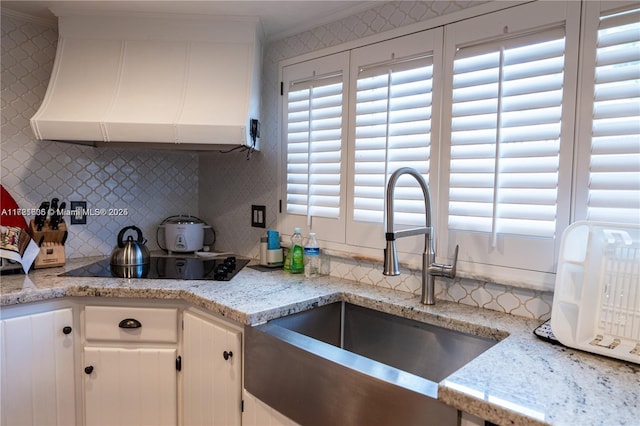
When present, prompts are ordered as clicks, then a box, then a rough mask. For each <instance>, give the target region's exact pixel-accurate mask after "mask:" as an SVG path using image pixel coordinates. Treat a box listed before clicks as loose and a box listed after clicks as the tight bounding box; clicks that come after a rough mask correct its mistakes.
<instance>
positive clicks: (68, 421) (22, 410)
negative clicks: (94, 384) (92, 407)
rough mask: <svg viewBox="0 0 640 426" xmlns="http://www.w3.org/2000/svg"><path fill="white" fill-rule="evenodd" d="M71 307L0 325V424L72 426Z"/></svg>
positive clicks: (73, 423)
mask: <svg viewBox="0 0 640 426" xmlns="http://www.w3.org/2000/svg"><path fill="white" fill-rule="evenodd" d="M72 325H73V312H72V310H71V308H65V309H60V310H55V311H51V312H44V313H38V314H33V315H24V316H19V317H16V318H10V319H3V320H2V321H0V348H1V350H2V355H1V356H0V370H1V373H2V374H1V377H2V379H1V390H0V396H1V399H2V405H1V409H0V425H6V426H10V425H33V426H38V425H52V426H53V425H58V426H63V425H64V426H68V425H75V424H76V392H75V386H76V384H75V376H74V371H75V367H74V342H73V340H74V333H73V331H72V328H71V326H72Z"/></svg>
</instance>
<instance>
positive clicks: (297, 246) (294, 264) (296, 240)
mask: <svg viewBox="0 0 640 426" xmlns="http://www.w3.org/2000/svg"><path fill="white" fill-rule="evenodd" d="M288 255H289V256H290V257H291V263H290V264H289V272H291V273H292V274H301V273H303V272H304V249H303V247H302V234H301V233H300V228H295V229H294V231H293V236H292V237H291V246H290V247H289V254H288Z"/></svg>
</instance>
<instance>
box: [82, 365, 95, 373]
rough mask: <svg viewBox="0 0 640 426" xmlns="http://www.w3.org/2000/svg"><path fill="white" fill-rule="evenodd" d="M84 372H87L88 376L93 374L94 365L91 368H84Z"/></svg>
mask: <svg viewBox="0 0 640 426" xmlns="http://www.w3.org/2000/svg"><path fill="white" fill-rule="evenodd" d="M84 372H85V373H86V374H91V373H93V365H89V366H87V367H85V368H84Z"/></svg>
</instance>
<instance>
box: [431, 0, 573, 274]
mask: <svg viewBox="0 0 640 426" xmlns="http://www.w3.org/2000/svg"><path fill="white" fill-rule="evenodd" d="M578 6H579V5H578ZM554 7H555V9H556V10H555V11H554V10H551V9H553V8H554ZM568 10H569V4H554V5H552V4H550V3H545V4H539V3H533V4H529V5H524V6H522V7H520V8H517V11H516V10H509V11H505V12H501V13H497V14H494V15H492V16H488V17H480V18H476V19H474V20H471V21H474V22H473V24H471V22H468V23H465V24H464V25H463V24H454V25H451V26H450V27H451V28H450V31H448V32H447V34H446V36H445V37H448V39H446V41H445V49H447V58H446V60H447V61H448V63H447V64H446V65H447V66H448V67H449V70H450V72H451V75H452V77H451V79H450V80H449V81H448V86H447V87H446V89H445V93H446V95H445V97H446V101H445V103H444V106H443V108H445V109H446V110H448V111H447V114H450V115H445V116H444V120H443V138H444V139H445V140H446V141H447V142H448V145H449V146H448V147H447V148H445V147H444V146H443V148H442V149H443V151H446V155H444V156H443V159H444V160H443V161H446V162H447V163H448V165H449V171H448V174H447V176H445V177H444V178H443V182H444V183H445V184H446V183H448V185H447V188H446V189H443V190H442V193H443V196H442V197H441V205H440V212H441V213H442V214H443V217H446V218H447V219H446V223H445V222H441V223H440V226H444V225H446V226H447V227H448V233H449V234H448V235H447V234H444V235H443V237H446V238H447V239H448V241H449V242H450V244H449V245H453V244H460V250H461V259H462V261H463V262H467V264H466V267H468V268H469V269H473V268H474V266H473V265H472V264H475V266H476V267H480V266H479V265H493V266H504V267H510V268H523V269H530V270H537V271H547V272H553V268H554V264H555V259H556V256H555V253H556V250H557V245H556V243H557V240H558V239H559V237H560V233H561V232H562V229H564V227H566V226H567V225H568V221H569V200H570V198H571V164H572V163H571V161H572V158H571V157H572V137H573V134H572V127H573V114H574V108H575V106H574V105H575V104H574V100H573V99H574V97H575V80H576V63H577V61H576V59H577V56H575V52H576V51H577V31H578V30H577V29H578V26H577V21H575V22H576V24H575V25H571V26H569V25H568V24H567V20H569V19H571V18H570V17H571V12H568ZM574 13H575V11H574ZM500 15H503V16H500ZM506 17H508V18H506ZM565 17H566V19H565ZM504 22H508V23H509V25H508V26H504V25H503V23H504ZM501 24H502V25H501ZM568 28H570V29H568ZM445 73H446V71H445ZM445 201H446V203H445ZM480 269H482V267H480ZM550 284H551V283H550V282H549V283H548V284H547V285H550Z"/></svg>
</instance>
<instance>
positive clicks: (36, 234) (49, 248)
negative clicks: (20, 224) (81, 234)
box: [29, 219, 67, 269]
mask: <svg viewBox="0 0 640 426" xmlns="http://www.w3.org/2000/svg"><path fill="white" fill-rule="evenodd" d="M29 234H30V235H31V238H33V240H34V241H35V242H36V244H38V245H39V246H40V253H38V256H37V257H36V260H35V262H34V264H33V267H34V268H35V269H40V268H53V267H56V266H63V265H64V264H65V262H66V259H67V257H66V254H65V251H64V243H65V241H66V236H67V224H66V223H65V222H64V220H61V221H60V223H59V224H58V229H51V226H50V225H49V221H48V220H47V221H46V222H45V224H44V226H43V227H42V229H41V230H40V231H38V230H37V228H36V225H35V222H34V220H33V219H31V222H29Z"/></svg>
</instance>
